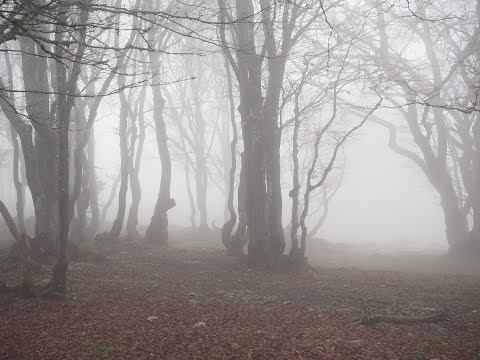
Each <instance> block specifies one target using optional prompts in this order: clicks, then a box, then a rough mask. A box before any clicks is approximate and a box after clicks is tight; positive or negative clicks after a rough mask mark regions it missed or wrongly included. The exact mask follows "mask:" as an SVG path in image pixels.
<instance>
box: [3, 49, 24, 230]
mask: <svg viewBox="0 0 480 360" xmlns="http://www.w3.org/2000/svg"><path fill="white" fill-rule="evenodd" d="M5 63H6V65H7V72H8V86H9V88H10V89H13V70H12V65H11V63H10V56H9V55H8V51H6V52H5ZM10 98H11V99H12V102H13V103H15V100H14V99H15V97H14V94H13V92H10ZM10 134H11V139H12V146H13V169H12V173H13V184H14V185H15V192H16V210H17V223H18V229H19V231H20V233H21V234H25V219H24V210H25V187H24V185H23V184H22V182H21V181H20V175H19V164H20V147H19V145H18V136H17V131H16V130H15V127H14V126H13V124H12V123H10Z"/></svg>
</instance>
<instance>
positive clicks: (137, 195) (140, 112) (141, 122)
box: [127, 86, 147, 240]
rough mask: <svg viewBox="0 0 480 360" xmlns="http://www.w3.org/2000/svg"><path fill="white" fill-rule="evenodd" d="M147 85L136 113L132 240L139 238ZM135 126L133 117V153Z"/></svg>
mask: <svg viewBox="0 0 480 360" xmlns="http://www.w3.org/2000/svg"><path fill="white" fill-rule="evenodd" d="M146 90H147V88H146V86H143V87H142V90H141V91H140V94H139V98H140V100H139V103H138V109H137V111H135V112H134V113H135V114H136V115H137V116H138V126H139V136H138V147H137V151H136V154H135V159H134V160H133V159H132V160H131V162H132V167H131V172H130V179H131V185H130V187H131V191H132V204H131V205H130V210H129V212H128V219H127V234H128V238H129V239H130V240H136V239H138V238H139V234H138V231H137V225H138V207H139V205H140V200H141V199H142V189H141V187H140V180H139V178H138V175H139V173H140V165H141V160H142V154H143V144H144V143H145V118H144V108H145V96H146ZM136 129H137V128H136V126H135V119H132V135H131V136H132V145H131V147H132V154H133V151H134V148H135V141H134V138H135V137H136V136H137V130H136Z"/></svg>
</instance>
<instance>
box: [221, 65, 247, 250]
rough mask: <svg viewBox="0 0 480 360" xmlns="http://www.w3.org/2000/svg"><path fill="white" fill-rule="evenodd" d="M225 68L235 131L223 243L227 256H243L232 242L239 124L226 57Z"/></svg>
mask: <svg viewBox="0 0 480 360" xmlns="http://www.w3.org/2000/svg"><path fill="white" fill-rule="evenodd" d="M224 66H225V72H226V76H227V88H228V99H229V103H230V123H231V126H232V130H233V136H232V141H231V143H230V173H229V179H228V201H227V207H228V212H229V214H230V218H229V219H228V221H226V222H225V224H224V225H223V227H222V243H223V245H224V246H225V247H226V249H227V254H232V255H238V254H237V253H238V250H240V252H241V254H243V247H242V249H236V250H235V249H234V247H233V241H232V231H233V228H234V227H235V224H236V223H237V213H236V212H235V207H234V205H233V196H234V193H235V171H236V169H237V140H238V135H237V124H236V123H235V102H234V100H233V86H232V76H231V74H230V65H229V64H228V60H227V58H226V56H224Z"/></svg>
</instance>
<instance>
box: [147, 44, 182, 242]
mask: <svg viewBox="0 0 480 360" xmlns="http://www.w3.org/2000/svg"><path fill="white" fill-rule="evenodd" d="M149 58H150V68H151V71H152V73H153V74H154V75H155V77H154V79H153V80H152V86H151V89H152V94H153V119H154V122H155V135H156V138H157V145H158V154H159V155H160V161H161V164H162V175H161V177H160V189H159V193H158V199H157V203H156V205H155V210H154V213H153V216H152V219H151V221H150V225H149V226H148V228H147V231H146V234H145V240H147V241H150V242H155V243H158V244H160V245H167V244H168V215H167V212H168V210H170V209H171V208H173V207H174V206H175V200H174V199H172V198H171V197H170V183H171V177H172V165H171V161H170V153H169V150H168V137H167V130H166V126H165V121H164V119H163V109H164V106H165V99H164V98H163V96H162V93H161V88H160V86H161V84H160V79H159V71H160V55H159V54H158V53H156V52H155V53H154V52H149Z"/></svg>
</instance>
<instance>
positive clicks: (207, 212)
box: [0, 0, 480, 265]
mask: <svg viewBox="0 0 480 360" xmlns="http://www.w3.org/2000/svg"><path fill="white" fill-rule="evenodd" d="M107 3H108V2H107ZM121 3H122V2H121V1H120V3H119V4H116V5H115V6H113V8H110V7H109V6H108V4H104V3H103V2H101V3H99V4H98V5H95V6H93V7H92V6H86V7H75V6H73V5H72V6H73V8H72V9H73V10H72V11H73V12H72V13H71V14H70V15H67V16H66V18H65V19H63V20H62V19H60V20H61V21H60V20H58V22H57V23H55V22H54V24H50V25H49V26H50V27H49V26H46V28H48V29H50V30H51V31H53V33H52V34H53V35H48V36H47V37H44V36H43V35H39V34H42V33H44V32H45V31H46V30H45V29H44V28H42V26H41V25H40V24H41V21H38V22H37V21H36V20H35V21H32V20H28V16H27V15H26V14H27V13H32V14H34V15H35V16H34V17H33V18H34V19H36V16H38V17H39V19H42V18H43V16H44V15H42V12H41V11H39V13H38V14H37V13H36V11H37V10H36V8H35V6H34V7H33V8H32V9H23V10H22V9H17V8H15V4H14V3H13V2H12V3H11V4H10V3H8V4H7V5H6V8H5V9H6V10H5V11H7V12H9V13H11V14H12V16H13V17H14V18H15V19H17V20H18V21H22V22H25V26H24V28H28V29H29V30H28V36H27V35H25V34H23V33H22V35H18V38H17V31H18V29H17V27H18V25H16V24H17V23H15V22H9V21H7V20H5V24H4V28H5V31H6V33H5V34H7V35H8V36H7V35H5V36H6V37H5V39H4V40H2V41H3V43H2V44H3V45H2V46H3V47H2V57H1V59H0V62H1V64H2V67H1V72H0V79H1V84H0V91H1V98H0V105H1V109H2V113H1V116H0V125H1V127H0V130H1V134H2V138H1V139H2V142H1V151H2V153H1V154H2V158H1V164H2V168H1V169H0V171H1V173H0V176H1V180H2V187H1V200H2V202H3V204H4V205H5V206H3V207H2V215H3V217H2V218H4V219H5V222H4V223H2V224H4V228H5V230H4V232H5V236H4V237H5V238H9V239H10V241H12V240H14V239H16V240H18V238H20V237H21V236H22V234H24V233H25V234H26V235H28V237H30V238H31V239H34V240H35V241H34V243H35V244H41V245H38V246H39V247H40V248H41V249H44V250H45V249H50V250H51V251H53V252H58V251H60V252H61V253H62V254H63V255H61V256H60V255H59V256H60V258H61V259H62V262H64V263H68V261H67V259H68V256H67V255H68V254H67V253H66V251H67V250H66V249H67V247H68V245H67V244H70V243H73V244H90V245H92V246H94V244H99V243H102V242H106V243H110V242H114V243H115V241H117V240H118V241H120V242H121V241H126V242H138V243H140V244H141V243H143V242H145V243H152V242H153V243H156V244H158V245H165V246H167V245H169V246H173V247H175V246H177V245H178V246H180V243H179V242H178V241H180V240H179V239H178V236H177V235H178V233H182V232H188V234H189V235H187V237H189V242H190V243H191V244H192V245H194V244H196V240H195V239H196V238H198V239H199V240H198V244H199V245H202V244H203V245H206V244H208V245H209V246H213V247H215V248H217V249H224V250H225V251H226V253H228V254H230V255H235V256H240V257H242V256H247V257H248V258H249V259H250V260H251V261H253V262H260V263H264V265H265V264H266V265H269V263H270V262H271V261H272V259H276V258H277V257H281V256H282V255H286V254H289V255H290V256H291V258H292V259H297V257H298V258H299V259H306V258H308V257H310V258H314V257H315V256H316V255H318V254H319V253H320V252H321V251H322V250H321V247H322V246H323V245H325V244H336V245H349V246H352V247H354V248H361V249H363V250H368V251H370V252H372V253H376V252H381V253H394V252H405V251H406V252H426V253H433V254H439V255H446V254H450V255H453V254H457V255H458V254H462V256H463V255H467V256H469V255H471V254H472V253H476V252H477V250H479V249H480V247H479V240H478V239H479V236H478V234H480V217H479V216H480V200H479V199H480V196H479V192H478V189H477V188H478V186H476V184H478V181H479V179H480V171H479V166H478V159H479V154H480V152H479V151H480V150H479V148H478V126H480V125H479V124H480V119H479V118H478V116H477V114H478V108H477V101H476V99H477V95H478V94H477V92H478V86H477V85H478V79H479V76H478V73H477V70H478V69H477V66H478V64H477V58H478V49H477V42H478V41H477V37H478V35H477V32H476V31H477V27H478V24H477V15H478V14H477V13H476V10H475V2H474V1H468V0H465V1H461V2H460V3H461V4H460V3H458V4H457V2H455V3H451V2H443V1H438V4H440V5H438V4H430V3H428V4H426V3H425V4H424V3H423V2H422V1H419V2H416V3H415V6H413V7H412V6H411V4H410V3H409V2H408V1H406V2H405V3H404V2H401V4H400V3H398V4H397V3H396V2H392V3H391V4H390V2H388V1H387V2H386V3H384V2H377V1H346V2H341V3H335V2H332V3H331V4H330V5H329V7H328V8H325V7H324V6H323V4H321V3H320V4H319V3H318V2H316V1H303V0H302V1H300V2H299V3H290V2H286V3H283V2H281V3H278V4H277V3H275V2H274V3H270V2H268V1H246V2H236V3H235V4H234V3H233V2H230V1H223V0H219V1H212V0H209V1H201V2H199V3H197V2H195V1H194V2H192V3H190V2H187V3H185V4H180V3H176V2H171V3H169V4H165V5H161V4H156V5H152V4H146V3H145V4H143V2H142V1H140V2H139V3H138V4H137V3H136V4H130V3H128V4H127V3H125V4H123V5H122V4H121ZM32 6H33V5H32ZM65 6H67V5H65ZM162 6H165V8H164V9H163V10H160V8H162ZM67 8H69V7H68V6H67ZM25 11H26V12H25ZM42 11H43V10H42ZM49 11H50V10H49ZM51 11H53V13H52V17H53V18H55V19H56V18H57V15H58V14H56V13H55V11H57V10H51ZM135 11H139V13H138V14H136V13H135ZM139 14H140V15H139ZM280 14H283V15H282V16H280ZM173 19H175V20H173ZM458 19H462V21H459V20H458ZM22 31H23V30H22ZM47 32H48V31H47ZM54 36H56V38H54ZM2 39H3V38H2ZM42 44H43V45H48V47H49V48H48V49H47V48H45V47H43V45H42ZM49 49H50V50H49ZM52 51H53V52H52ZM55 51H56V52H57V53H55ZM61 59H63V60H64V61H63V62H62V61H61ZM24 222H26V225H25V224H24ZM7 228H8V231H7ZM182 236H183V235H182ZM202 241H203V242H202ZM180 242H181V241H180ZM322 244H323V245H322ZM203 245H202V246H203ZM319 247H320V248H319ZM42 251H43V250H42ZM309 251H310V254H309ZM60 258H59V259H60ZM59 261H60V260H59ZM295 261H296V260H295ZM302 261H303V260H302ZM270 265H271V264H270Z"/></svg>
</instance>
